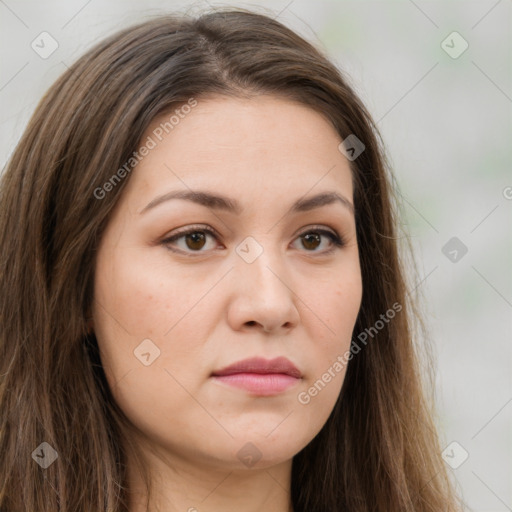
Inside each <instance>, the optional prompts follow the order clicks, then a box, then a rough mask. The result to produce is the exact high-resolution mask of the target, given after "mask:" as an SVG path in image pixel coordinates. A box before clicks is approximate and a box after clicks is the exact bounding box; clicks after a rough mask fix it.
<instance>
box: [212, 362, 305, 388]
mask: <svg viewBox="0 0 512 512" xmlns="http://www.w3.org/2000/svg"><path fill="white" fill-rule="evenodd" d="M211 376H212V377H213V378H215V380H217V381H219V382H223V383H225V384H228V385H230V386H234V387H238V388H242V389H245V390H247V391H249V392H251V393H253V394H257V395H260V396H270V395H275V394H277V393H281V392H283V391H285V390H286V389H288V388H290V387H292V386H294V385H295V384H297V382H299V381H300V379H301V378H302V374H301V372H300V371H299V370H298V369H297V367H296V366H295V365H294V364H293V363H292V362H291V361H290V360H288V359H286V358H285V357H278V358H276V359H271V360H267V359H262V358H259V357H258V358H251V359H244V360H243V361H238V362H236V363H234V364H232V365H229V366H227V367H226V368H223V369H222V370H216V371H214V372H213V373H212V375H211Z"/></svg>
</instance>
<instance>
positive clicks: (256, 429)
mask: <svg viewBox="0 0 512 512" xmlns="http://www.w3.org/2000/svg"><path fill="white" fill-rule="evenodd" d="M185 111H187V112H188V113H187V114H186V115H184V114H183V112H185ZM169 117H170V115H166V116H163V117H161V118H159V119H157V120H155V121H154V123H153V125H152V126H151V127H150V129H149V130H148V131H147V133H146V134H145V136H144V137H143V140H142V141H141V144H145V145H146V146H147V148H149V149H148V150H147V151H141V152H140V154H139V157H140V158H141V160H140V162H139V163H138V165H137V166H136V167H135V169H134V170H133V171H132V176H131V177H130V181H129V183H128V184H127V187H126V189H125V191H124V192H123V195H122V197H121V198H120V201H119V203H118V205H117V207H116V209H115V211H114V212H113V216H112V217H111V220H110V222H109V224H108V226H107V229H106V232H105V233H104V236H103V238H102V240H101V244H100V247H99V250H98V254H97V266H96V274H95V294H94V299H95V300H94V309H93V328H94V332H95V334H96V337H97V340H98V345H99V348H100V353H101V360H102V363H103V366H104V369H105V373H106V376H107V380H108V383H109V386H110V388H111V390H112V393H113V396H114V398H115V400H116V402H117V403H118V404H119V406H120V408H121V409H122V410H123V411H124V413H125V414H126V416H127V417H128V418H129V419H130V420H131V422H132V423H133V424H134V425H135V426H136V427H138V429H139V430H140V431H141V432H142V433H143V434H144V435H145V438H146V439H147V440H149V441H150V443H151V445H153V446H155V447H158V450H159V451H160V452H161V453H166V454H167V455H168V456H169V457H171V458H172V457H180V458H183V459H186V460H188V461H194V462H197V463H200V464H213V465H216V466H218V467H223V468H231V469H234V468H239V469H240V468H246V467H255V468H258V467H260V468H264V467H269V466H271V465H274V464H277V463H280V462H283V461H286V460H289V459H291V458H292V457H293V456H294V455H295V454H296V453H298V452H299V451H300V450H301V449H302V448H303V447H304V446H306V445H307V444H308V443H309V442H310V441H311V440H312V439H313V437H314V436H315V435H316V434H317V433H318V432H319V431H320V429H321V428H322V426H323V425H324V424H325V422H326V420H327V419H328V417H329V415H330V413H331V411H332V409H333V407H334V404H335V402H336V399H337V397H338V395H339V392H340V390H341V386H342V383H343V379H344V375H345V368H342V369H339V366H338V369H337V370H333V368H335V366H333V364H334V363H335V361H336V360H337V358H338V357H339V356H343V354H344V353H345V352H346V351H347V350H348V349H349V347H350V340H351V336H352V331H353V328H354V325H355V321H356V317H357V314H358V311H359V307H360V304H361V297H362V281H361V272H360V266H359V255H358V246H357V239H356V225H355V219H354V215H353V212H352V210H351V205H352V204H353V189H352V180H351V172H350V168H349V162H348V161H347V159H346V158H345V157H344V156H343V154H342V153H341V152H340V151H339V150H338V145H339V143H340V142H341V139H340V138H339V136H338V135H337V133H336V131H335V130H334V129H333V128H332V127H331V125H330V124H329V123H328V122H327V121H326V120H325V119H324V118H323V117H322V116H321V115H320V114H318V113H316V112H315V111H313V110H311V109H309V108H307V107H305V106H301V105H299V104H297V103H293V102H290V101H287V100H283V99H279V98H276V97H270V96H259V97H256V98H254V99H250V100H241V99H232V98H225V97H222V98H213V99H206V100H202V99H198V102H197V105H196V106H195V107H194V108H191V109H190V111H189V109H184V110H183V111H182V112H181V116H179V118H176V119H179V122H178V123H176V122H175V120H174V124H172V125H171V124H168V125H167V131H168V132H169V133H166V131H165V130H164V129H162V125H161V123H165V122H166V121H168V120H169ZM169 126H172V129H171V128H169ZM162 132H163V134H162ZM148 137H150V138H151V139H152V140H153V142H154V144H153V143H151V142H149V139H148ZM160 139H161V140H160ZM153 145H154V147H152V146H153ZM150 146H151V148H150ZM142 153H144V154H145V156H142ZM107 193H108V192H107ZM174 193H179V194H182V197H181V198H171V197H170V196H168V197H167V198H166V197H165V196H166V195H167V194H174ZM192 194H195V195H192ZM321 194H329V197H331V199H332V197H334V196H331V194H337V195H338V196H339V197H341V198H342V200H341V201H340V200H337V199H333V200H329V201H323V200H321V198H320V199H317V200H313V201H311V199H312V198H314V197H315V196H317V195H321ZM186 196H189V199H187V198H186ZM210 196H219V198H222V199H214V198H213V197H210ZM319 197H320V196H319ZM192 199H195V200H192ZM347 203H348V204H347ZM294 205H298V206H297V207H294ZM185 232H189V234H188V235H187V234H186V233H185ZM331 234H332V235H333V236H331ZM338 236H339V237H340V238H342V239H343V240H344V245H342V246H338V245H336V243H335V240H336V237H338ZM249 358H262V359H264V360H266V362H267V363H269V361H270V360H272V359H275V358H286V360H288V361H289V362H290V363H291V364H292V365H293V366H295V368H296V369H297V370H298V373H297V374H296V375H295V376H293V375H290V373H292V374H293V372H292V371H290V370H289V368H288V369H287V368H286V367H283V366H279V365H272V364H271V363H269V364H267V367H266V371H267V372H271V373H270V374H269V373H267V374H266V375H264V374H261V373H255V372H260V371H265V368H263V369H261V368H259V369H258V368H256V367H251V366H248V367H246V368H245V369H244V368H242V367H239V368H238V369H236V370H232V373H231V374H230V375H231V376H226V375H225V376H223V377H220V376H215V375H214V374H215V373H220V372H219V370H221V369H223V368H225V367H227V366H229V365H232V364H234V363H237V362H239V361H242V360H245V359H249ZM282 361H283V360H281V362H282ZM263 362H264V363H265V361H263ZM263 367H265V365H263ZM233 372H235V373H233ZM236 372H239V373H236ZM286 372H288V373H286ZM228 373H229V372H228ZM327 373H328V374H327ZM326 374H327V376H326ZM315 382H316V388H315ZM311 388H313V391H312V392H310V389H311ZM315 389H316V392H315ZM301 397H302V399H301ZM305 397H309V399H308V400H306V399H305ZM306 402H307V403H306Z"/></svg>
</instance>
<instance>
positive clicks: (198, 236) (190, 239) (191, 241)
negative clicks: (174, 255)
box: [185, 231, 206, 251]
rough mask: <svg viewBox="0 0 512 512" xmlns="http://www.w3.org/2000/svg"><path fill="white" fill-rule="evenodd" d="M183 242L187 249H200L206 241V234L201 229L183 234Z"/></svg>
mask: <svg viewBox="0 0 512 512" xmlns="http://www.w3.org/2000/svg"><path fill="white" fill-rule="evenodd" d="M185 243H186V244H187V247H188V248H189V249H192V250H194V251H197V250H198V249H202V248H203V247H204V245H205V243H206V236H205V235H204V233H203V232H201V231H193V232H192V233H189V234H188V235H185Z"/></svg>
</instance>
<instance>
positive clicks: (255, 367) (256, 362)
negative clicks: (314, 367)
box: [212, 357, 302, 379]
mask: <svg viewBox="0 0 512 512" xmlns="http://www.w3.org/2000/svg"><path fill="white" fill-rule="evenodd" d="M236 373H261V374H268V373H284V374H285V375H290V376H291V377H295V378H297V379H300V378H301V377H302V374H301V372H300V371H299V370H298V368H297V367H296V366H295V365H294V364H293V363H292V362H291V361H290V360H289V359H286V357H276V358H275V359H263V358H261V357H253V358H250V359H244V360H243V361H237V362H236V363H233V364H230V365H229V366H226V367H225V368H222V370H215V371H214V372H213V373H212V375H213V376H222V375H234V374H236Z"/></svg>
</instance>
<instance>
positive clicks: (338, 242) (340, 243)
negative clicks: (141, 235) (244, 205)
mask: <svg viewBox="0 0 512 512" xmlns="http://www.w3.org/2000/svg"><path fill="white" fill-rule="evenodd" d="M197 232H202V233H208V234H209V235H211V236H212V237H213V238H215V239H216V240H217V241H218V239H219V237H218V235H217V233H216V232H215V231H213V230H212V229H211V228H209V227H206V226H200V225H198V226H191V227H189V228H184V229H183V230H178V231H177V232H176V233H175V234H174V235H172V236H171V237H168V238H166V239H164V240H162V242H161V244H162V245H164V246H165V247H166V248H167V249H169V250H170V251H172V252H177V253H180V254H186V255H187V256H191V257H194V256H196V255H200V254H201V253H204V252H207V251H201V250H200V251H183V250H181V249H178V250H177V249H173V248H171V247H170V245H171V242H175V241H176V240H179V239H180V238H182V237H185V236H186V235H190V234H192V233H197ZM309 233H317V234H319V235H326V236H328V237H329V238H330V239H331V242H332V243H333V245H332V247H331V248H330V249H327V250H326V251H323V252H321V251H306V252H310V253H319V254H322V255H329V254H331V253H332V252H334V251H335V250H336V249H338V248H341V247H344V246H345V239H344V238H343V237H342V236H340V235H338V233H336V232H335V231H328V230H326V229H324V228H316V227H315V226H312V227H309V228H308V229H307V230H306V231H302V232H301V233H299V234H298V235H297V238H299V237H301V236H303V235H307V234H309ZM194 253H195V254H194Z"/></svg>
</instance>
